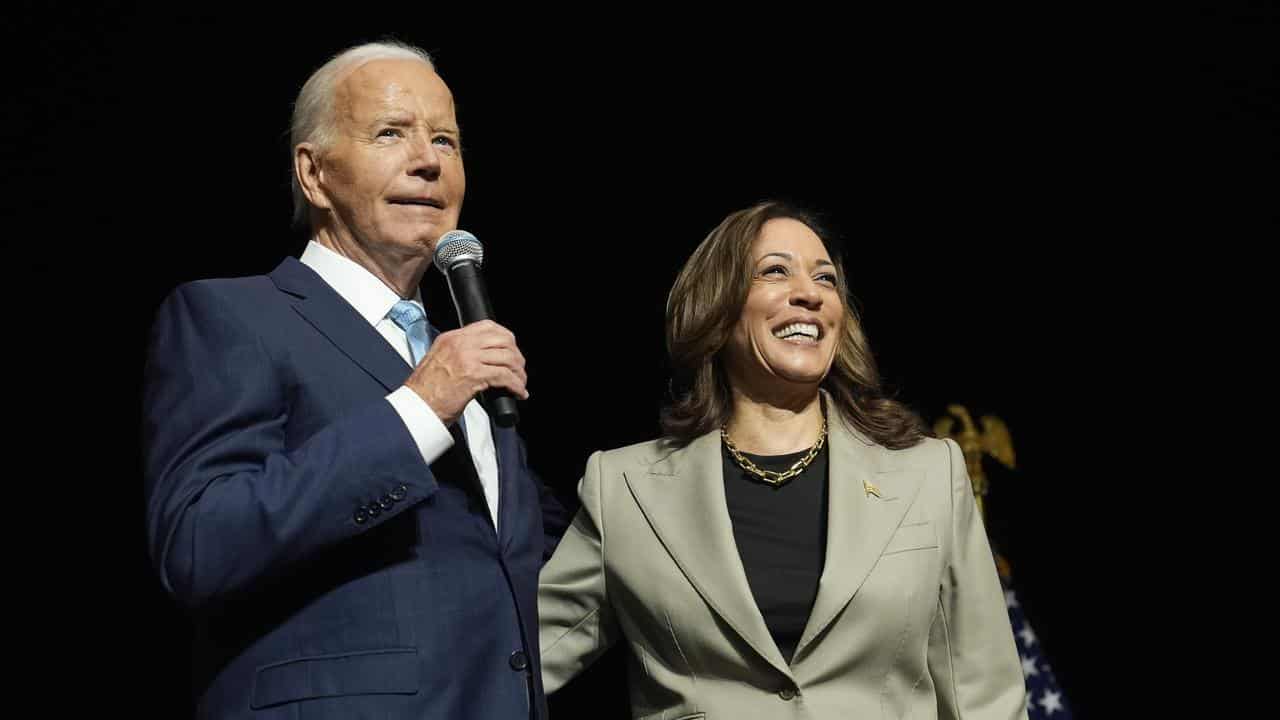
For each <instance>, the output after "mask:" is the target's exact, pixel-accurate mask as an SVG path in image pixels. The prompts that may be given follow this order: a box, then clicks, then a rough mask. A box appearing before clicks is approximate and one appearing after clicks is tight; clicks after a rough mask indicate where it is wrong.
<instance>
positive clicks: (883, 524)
mask: <svg viewBox="0 0 1280 720" xmlns="http://www.w3.org/2000/svg"><path fill="white" fill-rule="evenodd" d="M829 437H830V443H831V449H830V452H831V455H830V468H829V470H828V482H827V554H826V562H825V565H824V567H823V570H822V578H821V580H820V581H819V583H818V596H817V598H816V599H815V600H814V603H813V610H811V611H810V613H809V620H808V622H807V623H806V624H805V628H804V633H803V634H802V635H801V636H800V644H799V645H797V646H796V652H795V655H794V656H793V657H792V662H798V661H800V660H801V659H802V658H803V656H804V653H805V650H806V648H807V647H808V646H809V645H810V644H811V643H813V642H814V640H815V639H817V637H818V636H819V635H820V634H821V633H822V632H823V630H825V629H826V628H827V626H829V625H830V624H831V622H832V621H833V620H834V619H835V618H836V616H837V615H839V613H840V611H841V610H843V609H844V607H845V606H846V605H848V604H849V601H850V600H852V599H853V596H854V594H855V593H856V592H857V591H858V588H860V587H862V583H863V582H864V581H865V580H866V579H867V576H868V575H869V574H871V569H872V568H873V567H874V566H875V564H876V561H877V560H879V558H880V553H881V552H883V551H884V548H885V546H886V545H888V543H889V540H890V538H892V537H893V533H894V531H896V530H897V529H898V525H900V524H901V523H902V518H903V516H905V515H906V512H907V508H909V507H911V503H912V502H913V501H914V500H915V496H916V493H917V492H919V490H920V473H918V472H916V471H892V470H882V469H881V467H880V461H881V458H882V456H883V454H884V453H885V452H886V451H885V450H884V449H882V448H880V447H879V446H877V445H874V444H872V443H871V442H869V441H868V440H865V439H863V438H862V437H861V436H860V435H858V434H856V433H855V432H853V431H852V430H850V429H849V428H847V427H846V426H845V424H844V421H843V419H841V418H840V416H839V414H838V413H836V412H832V413H831V414H830V430H829ZM869 486H874V487H875V489H876V490H878V492H879V497H877V496H876V495H875V494H873V493H872V492H870V491H869V490H868V487H869Z"/></svg>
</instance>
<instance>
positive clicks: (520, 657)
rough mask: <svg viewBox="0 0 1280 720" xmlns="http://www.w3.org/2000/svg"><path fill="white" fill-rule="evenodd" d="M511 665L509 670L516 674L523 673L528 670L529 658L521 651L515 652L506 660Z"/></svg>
mask: <svg viewBox="0 0 1280 720" xmlns="http://www.w3.org/2000/svg"><path fill="white" fill-rule="evenodd" d="M508 662H510V663H511V669H512V670H515V671H517V672H523V671H525V670H528V669H529V656H528V655H525V654H524V651H523V650H517V651H515V652H513V653H511V657H510V658H509V659H508Z"/></svg>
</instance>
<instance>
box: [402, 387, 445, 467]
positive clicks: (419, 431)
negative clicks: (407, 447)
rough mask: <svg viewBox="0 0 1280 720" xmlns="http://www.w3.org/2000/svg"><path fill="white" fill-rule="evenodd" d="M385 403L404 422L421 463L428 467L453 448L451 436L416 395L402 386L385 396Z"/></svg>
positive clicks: (425, 403) (424, 401)
mask: <svg viewBox="0 0 1280 720" xmlns="http://www.w3.org/2000/svg"><path fill="white" fill-rule="evenodd" d="M387 402H389V403H391V407H392V408H394V409H395V411H396V414H397V415H399V416H400V419H401V420H402V421H404V426H405V427H406V428H408V429H409V435H411V436H412V437H413V442H414V444H415V445H417V446H418V452H419V453H421V454H422V461H423V462H425V463H426V464H428V465H430V464H431V463H433V462H435V461H436V458H439V457H440V456H441V455H443V454H444V453H445V451H446V450H448V449H449V448H451V447H453V436H452V435H450V434H449V429H448V428H446V427H445V426H444V423H443V422H441V421H440V418H439V417H437V416H436V414H435V413H434V412H433V411H432V410H431V407H430V406H429V405H427V401H426V400H423V399H422V397H421V396H419V395H418V393H416V392H414V391H412V390H410V389H409V388H407V387H403V386H402V387H400V388H398V389H396V391H395V392H393V393H391V394H390V395H388V396H387Z"/></svg>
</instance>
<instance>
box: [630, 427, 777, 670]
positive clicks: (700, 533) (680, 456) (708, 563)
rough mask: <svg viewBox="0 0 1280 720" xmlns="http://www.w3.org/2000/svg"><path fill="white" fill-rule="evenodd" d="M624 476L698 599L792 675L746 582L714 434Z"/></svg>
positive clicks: (650, 523) (718, 442)
mask: <svg viewBox="0 0 1280 720" xmlns="http://www.w3.org/2000/svg"><path fill="white" fill-rule="evenodd" d="M643 472H644V471H640V473H636V472H634V471H633V472H631V473H624V474H623V476H624V478H625V479H626V482H627V487H628V488H630V490H631V494H632V496H633V497H634V498H635V500H636V503H637V504H638V505H639V506H640V510H641V512H643V513H644V516H645V518H646V519H647V520H648V521H649V525H650V526H651V527H652V528H653V531H654V533H655V534H656V535H657V536H658V539H659V540H660V541H661V542H662V544H663V546H664V547H665V548H666V549H667V552H668V553H670V554H671V557H672V559H674V560H675V563H676V565H677V566H678V567H679V568H680V571H681V572H682V573H684V575H685V577H686V578H688V580H689V583H690V584H691V585H693V587H694V589H695V590H697V592H698V594H699V595H701V596H702V598H703V600H704V601H706V603H707V604H708V605H710V606H711V608H712V609H713V610H714V611H715V612H716V613H717V614H719V615H720V617H721V618H723V619H724V621H725V623H727V624H728V625H729V627H731V628H733V630H734V631H736V632H737V633H738V635H740V636H741V637H742V639H743V640H745V641H746V642H747V644H748V645H750V646H751V647H752V648H753V649H755V651H756V652H757V653H759V654H760V656H761V657H763V658H764V659H765V660H767V661H768V662H769V664H770V665H772V666H774V667H775V668H777V670H778V671H779V672H781V673H782V674H784V675H786V676H787V677H791V669H790V667H788V666H787V662H786V660H784V659H783V657H782V653H781V651H779V650H778V646H777V645H776V644H775V643H774V641H773V636H772V635H770V634H769V628H768V627H767V626H766V625H765V622H764V618H763V617H762V616H761V615H760V610H759V608H758V607H757V606H756V603H755V598H754V597H753V596H752V594H751V587H750V586H749V585H748V584H747V574H746V571H745V570H743V567H742V558H741V556H740V555H739V554H738V546H737V543H736V542H735V541H734V537H733V526H732V523H731V521H730V520H729V510H728V504H727V502H726V500H725V495H724V466H723V461H722V458H721V454H720V434H719V433H718V432H711V433H707V434H706V435H703V436H702V437H700V438H698V439H697V440H694V441H693V442H692V443H690V444H689V445H688V446H686V447H684V448H682V449H680V450H677V451H675V452H673V453H672V454H671V455H669V456H668V457H667V458H665V459H663V460H662V461H660V462H658V463H656V464H655V465H653V466H652V467H650V468H649V471H648V473H647V475H644V476H641V473H643Z"/></svg>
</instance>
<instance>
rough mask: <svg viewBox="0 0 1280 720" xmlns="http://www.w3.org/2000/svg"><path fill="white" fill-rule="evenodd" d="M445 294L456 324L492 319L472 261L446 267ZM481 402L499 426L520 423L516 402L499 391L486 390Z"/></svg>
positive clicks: (482, 284) (509, 394) (486, 298)
mask: <svg viewBox="0 0 1280 720" xmlns="http://www.w3.org/2000/svg"><path fill="white" fill-rule="evenodd" d="M446 277H448V279H449V293H450V294H451V295H452V296H453V306H454V307H455V308H457V309H458V322H459V324H461V325H470V324H471V323H473V322H478V321H480V320H492V319H493V306H491V305H490V304H489V291H488V289H487V288H486V287H485V284H484V275H483V274H481V272H480V267H479V266H478V265H476V264H475V263H474V262H466V261H464V262H459V263H455V264H454V265H453V267H451V268H449V272H448V273H447V275H446ZM481 401H482V402H483V403H484V405H485V409H487V410H488V411H489V414H490V415H491V416H492V417H493V421H494V422H496V423H497V424H498V426H499V427H513V426H514V425H515V424H516V423H517V422H519V421H520V413H519V411H518V410H516V399H515V398H514V397H512V395H511V393H509V392H507V391H506V390H504V389H502V388H490V389H488V390H485V391H484V392H483V393H482V398H481Z"/></svg>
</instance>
